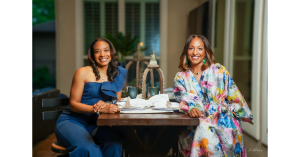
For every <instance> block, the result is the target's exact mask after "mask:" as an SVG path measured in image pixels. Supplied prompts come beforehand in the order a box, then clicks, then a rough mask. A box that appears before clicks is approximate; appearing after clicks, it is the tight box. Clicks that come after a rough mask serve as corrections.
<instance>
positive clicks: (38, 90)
mask: <svg viewBox="0 0 300 157" xmlns="http://www.w3.org/2000/svg"><path fill="white" fill-rule="evenodd" d="M51 89H53V87H46V88H42V89H36V90H35V91H34V92H33V93H32V96H34V95H36V94H38V93H42V92H47V91H49V90H51Z"/></svg>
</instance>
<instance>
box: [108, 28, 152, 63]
mask: <svg viewBox="0 0 300 157" xmlns="http://www.w3.org/2000/svg"><path fill="white" fill-rule="evenodd" d="M105 38H106V39H108V40H109V41H111V42H112V44H113V45H114V47H115V49H116V52H117V56H118V61H119V63H120V64H123V67H124V63H125V57H126V56H128V55H131V54H132V53H133V52H135V51H137V45H138V43H139V38H138V37H132V36H131V33H128V34H126V35H125V36H124V35H123V33H121V32H119V33H118V35H117V37H114V36H112V34H110V33H106V35H105ZM145 50H147V47H144V48H141V51H145Z"/></svg>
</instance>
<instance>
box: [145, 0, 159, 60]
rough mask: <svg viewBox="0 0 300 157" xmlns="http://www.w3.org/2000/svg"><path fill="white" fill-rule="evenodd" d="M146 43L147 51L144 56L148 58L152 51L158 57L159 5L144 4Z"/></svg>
mask: <svg viewBox="0 0 300 157" xmlns="http://www.w3.org/2000/svg"><path fill="white" fill-rule="evenodd" d="M145 26H146V29H145V31H146V37H145V39H146V41H145V45H146V46H147V47H148V49H147V50H146V51H145V55H146V56H149V55H151V54H152V51H155V55H156V56H159V55H160V35H159V3H146V25H145Z"/></svg>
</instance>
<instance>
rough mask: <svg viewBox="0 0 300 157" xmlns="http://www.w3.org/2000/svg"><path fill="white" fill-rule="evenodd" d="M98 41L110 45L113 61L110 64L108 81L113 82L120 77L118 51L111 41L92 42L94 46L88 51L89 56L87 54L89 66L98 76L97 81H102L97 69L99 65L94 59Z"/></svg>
mask: <svg viewBox="0 0 300 157" xmlns="http://www.w3.org/2000/svg"><path fill="white" fill-rule="evenodd" d="M98 41H105V42H106V43H107V44H108V45H109V48H110V56H111V61H110V62H109V64H108V68H107V71H106V75H107V76H108V81H110V82H113V81H114V78H115V77H116V76H117V75H119V72H118V60H117V55H116V50H115V48H114V46H113V44H112V43H111V42H110V41H109V40H107V39H105V38H97V39H95V40H94V41H93V42H92V44H91V46H90V48H89V50H88V54H87V57H88V60H89V64H90V66H91V67H92V68H93V72H94V74H95V76H96V80H97V81H98V80H99V79H100V74H99V71H98V68H97V65H96V62H95V58H94V53H95V50H94V46H95V44H96V43H97V42H98Z"/></svg>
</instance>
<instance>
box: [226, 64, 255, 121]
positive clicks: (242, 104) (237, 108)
mask: <svg viewBox="0 0 300 157" xmlns="http://www.w3.org/2000/svg"><path fill="white" fill-rule="evenodd" d="M223 70H224V75H226V77H225V90H226V93H227V95H226V96H227V99H228V102H229V104H228V106H227V108H228V109H229V110H230V111H232V112H234V114H235V115H236V116H237V118H239V119H241V120H242V121H245V122H250V121H252V119H253V115H252V114H251V111H250V109H249V107H248V105H247V102H246V101H245V99H244V97H243V95H242V94H241V92H240V90H239V89H238V87H237V85H236V84H235V82H234V81H233V80H232V78H231V77H230V74H229V72H228V71H227V70H226V69H223ZM223 104H226V103H223Z"/></svg>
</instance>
